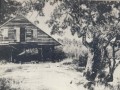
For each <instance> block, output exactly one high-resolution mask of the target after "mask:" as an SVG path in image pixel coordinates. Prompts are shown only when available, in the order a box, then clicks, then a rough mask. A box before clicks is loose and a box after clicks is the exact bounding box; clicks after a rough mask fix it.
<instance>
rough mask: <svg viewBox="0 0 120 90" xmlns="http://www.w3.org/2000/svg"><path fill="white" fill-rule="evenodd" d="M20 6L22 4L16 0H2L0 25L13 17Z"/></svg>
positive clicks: (0, 4) (0, 0)
mask: <svg viewBox="0 0 120 90" xmlns="http://www.w3.org/2000/svg"><path fill="white" fill-rule="evenodd" d="M19 6H21V3H19V2H17V1H14V0H0V24H3V23H4V22H5V21H6V20H8V19H9V18H10V17H12V16H11V15H15V13H16V11H17V9H18V8H17V7H19Z"/></svg>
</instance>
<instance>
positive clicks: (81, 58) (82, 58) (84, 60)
mask: <svg viewBox="0 0 120 90" xmlns="http://www.w3.org/2000/svg"><path fill="white" fill-rule="evenodd" d="M87 59H88V54H87V53H85V54H84V55H80V56H79V66H82V67H85V66H86V64H87Z"/></svg>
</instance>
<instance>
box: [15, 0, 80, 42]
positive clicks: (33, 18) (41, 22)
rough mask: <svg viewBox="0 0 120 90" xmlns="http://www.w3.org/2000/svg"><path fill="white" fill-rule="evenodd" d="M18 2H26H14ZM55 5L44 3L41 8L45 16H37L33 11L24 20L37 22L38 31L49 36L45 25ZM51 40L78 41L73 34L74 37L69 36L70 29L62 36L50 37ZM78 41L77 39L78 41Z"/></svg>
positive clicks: (48, 30)
mask: <svg viewBox="0 0 120 90" xmlns="http://www.w3.org/2000/svg"><path fill="white" fill-rule="evenodd" d="M16 1H19V2H24V1H28V0H16ZM32 1H33V2H35V1H36V0H32ZM55 6H56V5H54V6H52V5H50V3H46V4H45V7H44V8H43V12H44V14H45V16H37V14H38V13H37V11H34V12H33V13H29V14H28V15H27V16H26V18H27V19H29V20H30V21H31V22H32V23H34V22H35V21H39V24H36V26H38V27H39V28H40V29H42V30H43V31H45V32H46V33H47V34H49V35H50V32H51V28H50V27H48V25H47V24H46V21H47V20H49V19H50V16H51V13H52V12H53V10H54V8H55ZM52 37H53V38H55V39H58V38H61V39H64V38H69V39H76V40H77V39H78V37H77V34H75V35H74V36H73V35H71V31H70V28H68V29H66V30H65V31H64V35H63V36H60V35H57V34H55V35H52ZM78 40H79V39H78Z"/></svg>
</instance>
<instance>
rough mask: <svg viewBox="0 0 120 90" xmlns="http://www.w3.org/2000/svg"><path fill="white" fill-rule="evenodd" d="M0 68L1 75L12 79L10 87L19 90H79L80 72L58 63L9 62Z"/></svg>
mask: <svg viewBox="0 0 120 90" xmlns="http://www.w3.org/2000/svg"><path fill="white" fill-rule="evenodd" d="M0 70H1V71H0V76H1V77H4V78H10V79H12V80H13V84H12V87H15V88H20V89H21V90H79V89H78V87H77V84H76V83H77V81H79V80H78V77H80V76H81V75H80V73H79V72H76V71H75V70H70V68H69V67H62V66H60V65H59V64H54V63H44V64H23V65H20V64H18V65H15V64H9V65H2V66H0Z"/></svg>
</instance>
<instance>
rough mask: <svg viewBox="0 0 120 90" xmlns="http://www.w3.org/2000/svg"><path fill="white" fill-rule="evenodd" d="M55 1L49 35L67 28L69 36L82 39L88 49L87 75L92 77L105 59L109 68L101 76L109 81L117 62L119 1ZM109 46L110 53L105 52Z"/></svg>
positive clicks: (99, 69)
mask: <svg viewBox="0 0 120 90" xmlns="http://www.w3.org/2000/svg"><path fill="white" fill-rule="evenodd" d="M55 3H57V4H58V6H57V7H56V8H55V9H54V12H53V14H52V16H51V19H50V20H49V21H47V23H48V25H49V26H50V27H52V32H51V34H55V33H60V32H61V30H65V29H67V28H68V27H70V28H71V29H70V30H71V33H72V35H74V34H75V33H77V35H78V37H81V38H82V42H83V45H85V46H86V47H87V48H88V49H89V53H88V54H89V55H88V56H89V58H88V61H87V66H86V73H85V76H86V78H87V79H88V80H95V78H96V76H97V74H98V73H99V72H101V71H102V70H103V67H105V65H106V62H108V63H109V68H110V70H109V74H108V75H106V76H105V77H104V79H105V81H112V80H113V73H114V68H115V67H116V65H117V64H116V62H115V51H116V50H115V49H116V47H115V46H117V43H116V42H117V40H116V37H117V36H119V35H120V26H119V25H120V23H119V22H120V4H119V3H118V2H103V1H102V2H100V1H99V2H98V1H97V2H96V1H87V2H85V1H81V0H62V1H61V0H59V1H58V0H55ZM87 38H91V42H88V41H87ZM114 39H115V40H114ZM109 47H110V48H111V49H112V51H111V53H109V52H108V49H107V48H109ZM111 54H112V57H111ZM111 61H112V62H113V63H111Z"/></svg>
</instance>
